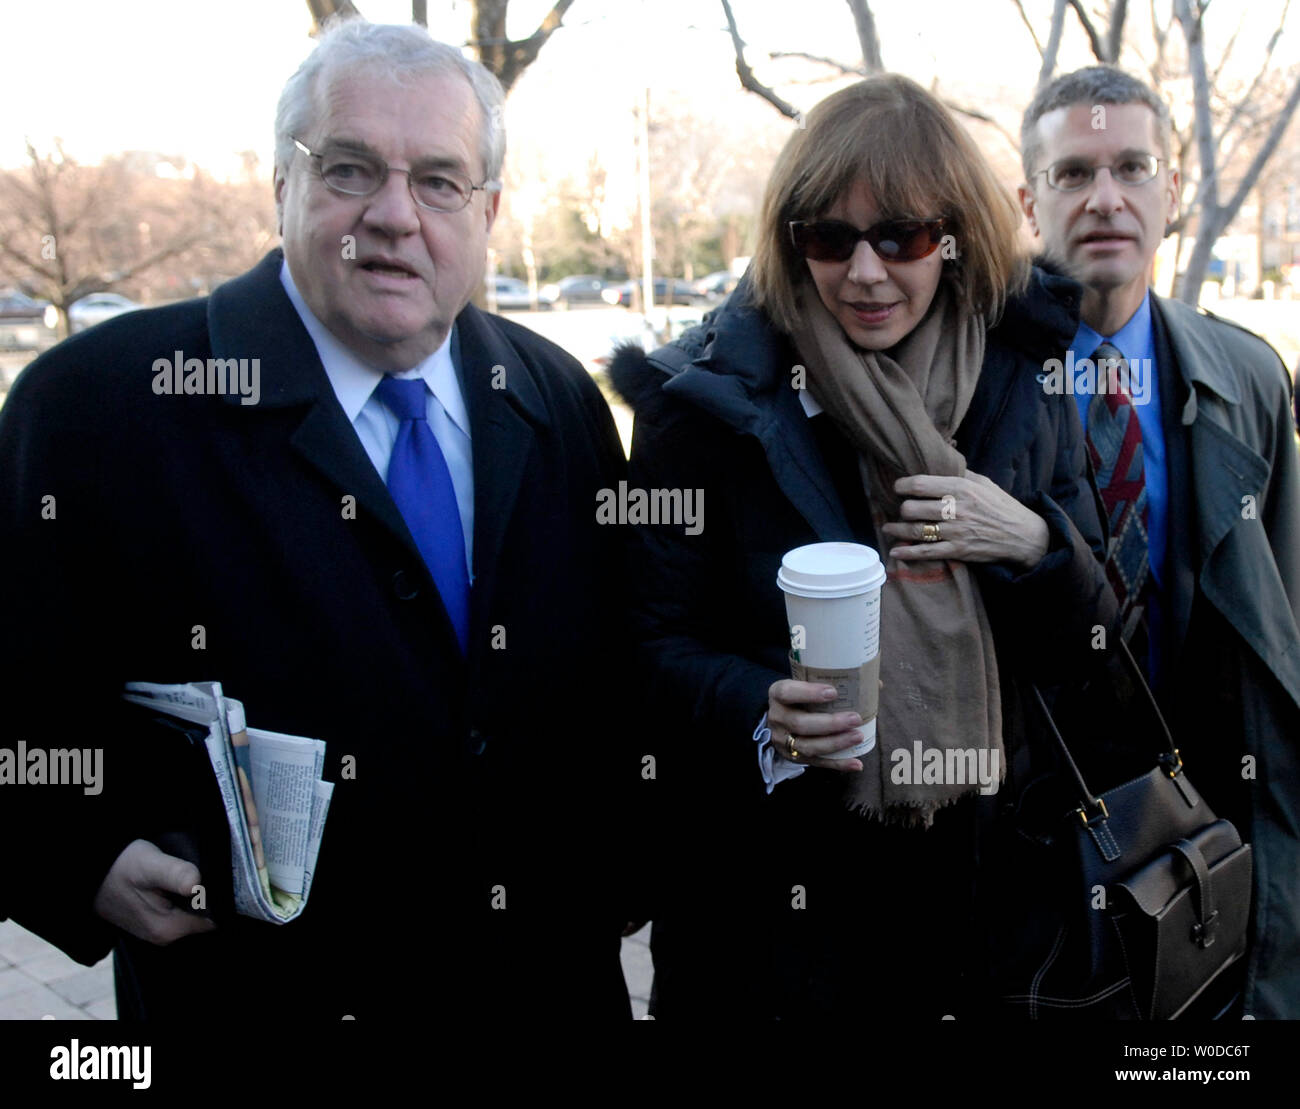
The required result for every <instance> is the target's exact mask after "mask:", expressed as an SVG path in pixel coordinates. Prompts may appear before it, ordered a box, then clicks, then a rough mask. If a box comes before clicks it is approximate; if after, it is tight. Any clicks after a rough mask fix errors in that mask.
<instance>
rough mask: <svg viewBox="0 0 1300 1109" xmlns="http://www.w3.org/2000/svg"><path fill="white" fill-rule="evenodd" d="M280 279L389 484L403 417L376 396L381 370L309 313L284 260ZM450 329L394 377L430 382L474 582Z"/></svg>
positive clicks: (466, 441) (468, 487)
mask: <svg viewBox="0 0 1300 1109" xmlns="http://www.w3.org/2000/svg"><path fill="white" fill-rule="evenodd" d="M280 283H281V284H282V285H283V286H284V291H285V292H286V293H288V294H289V299H290V300H291V301H292V302H293V306H294V308H295V309H296V310H297V312H298V315H299V317H300V318H301V319H302V322H303V326H304V327H306V328H307V334H309V335H310V336H311V340H312V342H313V343H315V344H316V353H317V354H319V355H320V360H321V365H323V366H324V367H325V374H326V376H328V377H329V379H330V385H332V386H333V387H334V395H335V396H336V397H338V399H339V404H340V405H342V406H343V411H344V413H345V414H346V415H347V418H348V420H349V421H350V422H351V423H352V427H353V430H355V431H356V433H357V438H359V439H360V440H361V445H362V446H363V447H364V448H365V451H366V454H367V455H368V456H369V458H370V461H371V462H373V463H374V466H375V469H376V470H377V471H378V472H379V476H380V477H381V478H382V479H383V480H384V483H385V484H387V482H388V460H389V459H390V458H391V457H392V454H393V444H394V443H395V442H396V441H397V431H398V428H399V427H400V426H401V421H400V420H399V419H398V418H397V417H396V416H395V415H394V414H393V413H392V412H391V411H390V410H389V408H388V406H387V405H386V404H384V402H383V401H381V400H380V399H379V398H378V397H377V396H375V386H377V385H378V384H379V382H380V381H381V380H383V377H384V371H382V370H379V369H376V368H375V367H373V366H369V365H367V364H366V363H365V362H363V361H362V360H361V359H360V358H358V357H357V355H356V354H354V353H353V352H352V351H351V350H349V349H348V348H347V347H346V346H344V345H343V344H342V343H341V342H339V340H338V339H337V338H336V337H335V336H334V334H333V332H331V331H330V330H329V328H327V327H326V326H325V325H324V324H323V323H321V322H320V320H318V319H317V318H316V317H315V315H313V314H312V310H311V309H310V308H308V307H307V302H306V301H305V300H303V298H302V293H300V292H299V291H298V286H297V285H295V284H294V282H293V275H292V274H291V273H290V272H289V263H288V262H287V261H286V262H284V263H283V265H281V267H280ZM454 334H455V328H454V327H453V328H452V330H451V331H449V332H448V333H447V339H446V341H445V342H444V343H443V344H442V346H440V347H439V348H438V349H437V350H435V351H434V352H433V353H432V354H431V355H429V357H428V358H426V359H425V360H424V361H423V362H421V363H420V364H419V365H418V366H416V367H415V368H414V369H410V370H404V371H402V372H401V373H394V374H393V375H392V376H393V377H396V378H399V379H402V380H409V379H411V378H420V379H421V380H422V381H424V383H425V385H427V386H428V389H429V393H428V419H429V427H430V428H431V429H432V431H433V435H434V438H435V439H437V440H438V446H439V447H441V448H442V454H443V457H444V458H445V459H446V460H447V469H448V470H450V471H451V484H452V486H453V487H454V489H455V490H456V507H457V508H458V509H460V524H461V529H462V530H463V531H464V533H465V565H466V566H467V567H469V568H470V583H471V584H473V581H474V573H473V567H474V462H473V454H472V452H471V448H470V433H469V412H468V410H467V409H466V408H465V397H464V395H463V394H462V392H461V388H460V378H459V377H458V375H457V373H456V366H455V364H454V362H453V361H452V356H451V349H452V337H453V335H454Z"/></svg>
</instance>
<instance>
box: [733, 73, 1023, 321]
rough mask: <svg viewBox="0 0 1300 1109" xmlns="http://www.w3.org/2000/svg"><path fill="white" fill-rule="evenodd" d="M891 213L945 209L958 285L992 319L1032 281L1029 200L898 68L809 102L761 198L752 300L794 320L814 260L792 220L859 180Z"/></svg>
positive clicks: (816, 210)
mask: <svg viewBox="0 0 1300 1109" xmlns="http://www.w3.org/2000/svg"><path fill="white" fill-rule="evenodd" d="M859 181H861V182H864V183H865V184H866V186H867V188H868V189H869V190H870V191H871V195H872V198H873V199H874V200H875V202H876V205H877V207H878V208H879V210H880V213H881V218H882V219H891V218H892V219H899V218H903V217H907V216H912V217H922V216H934V215H940V216H943V217H944V218H946V219H947V220H949V221H950V225H949V227H948V228H947V229H946V231H947V232H950V233H952V234H954V235H955V236H956V241H957V250H958V258H957V260H956V263H955V264H954V265H952V266H951V269H950V271H949V272H950V276H951V278H952V282H953V286H954V288H956V289H957V291H958V292H959V293H960V294H961V295H963V296H964V297H965V299H966V302H967V303H968V304H969V305H970V306H971V307H972V308H973V309H974V310H975V311H977V312H980V313H982V314H983V315H985V316H986V317H988V318H989V319H993V318H995V317H996V316H997V315H998V314H999V313H1000V312H1001V310H1002V305H1003V304H1004V302H1005V300H1006V296H1007V294H1008V292H1011V291H1014V290H1015V289H1016V288H1018V287H1019V286H1020V285H1022V284H1023V282H1024V280H1025V278H1026V277H1027V275H1028V263H1027V259H1026V258H1025V257H1024V255H1023V253H1022V251H1021V249H1020V246H1019V244H1018V242H1017V239H1016V233H1017V229H1018V228H1019V226H1020V209H1019V208H1018V207H1017V205H1016V203H1015V201H1014V200H1013V199H1012V197H1011V194H1010V193H1009V192H1008V191H1007V190H1006V189H1004V188H1003V187H1002V186H1001V185H1000V184H999V183H998V180H997V178H996V177H995V176H994V174H993V170H992V168H991V167H990V166H989V164H988V162H987V161H986V160H985V158H984V156H983V155H982V154H981V153H980V151H979V148H978V147H977V146H976V145H975V142H974V140H972V139H971V137H970V136H969V135H968V134H967V133H966V132H965V131H964V130H963V129H962V127H961V126H960V125H959V124H958V123H957V121H956V120H955V119H953V117H952V115H951V114H950V113H949V112H948V110H947V109H946V108H945V107H944V106H943V105H942V104H940V103H939V101H938V100H936V99H935V98H934V97H933V96H932V95H931V94H930V93H928V92H926V91H925V89H923V88H922V87H921V86H920V85H918V84H917V83H916V82H915V81H912V80H910V79H909V78H907V77H904V76H902V75H901V74H897V73H885V74H880V75H877V76H873V77H868V78H867V79H866V80H865V81H861V82H859V83H858V84H856V85H850V86H849V87H848V88H845V89H840V91H839V92H836V93H833V94H831V95H830V96H828V97H827V98H826V99H825V100H823V101H822V102H821V103H820V104H818V105H817V106H816V107H815V108H814V109H813V110H812V111H811V112H809V113H808V116H807V119H806V120H805V121H804V126H803V127H802V128H801V129H800V130H798V131H796V132H795V134H794V135H793V136H792V137H791V139H790V141H789V142H787V143H786V144H785V149H783V150H782V151H781V154H780V157H778V158H777V161H776V166H775V168H774V169H773V170H772V176H771V178H770V179H769V180H768V183H767V192H766V193H765V195H764V198H763V213H762V217H761V220H760V225H759V241H758V247H757V249H756V250H755V251H754V260H753V262H752V263H751V265H750V280H751V282H752V284H753V290H754V292H753V299H754V301H755V303H756V304H757V305H758V306H759V307H760V308H762V309H763V310H764V311H765V312H766V313H767V314H768V316H769V317H771V319H772V320H773V322H774V323H776V324H777V326H779V327H780V328H782V329H783V330H785V331H787V332H788V331H791V330H793V328H794V326H795V323H796V320H797V317H798V310H797V303H796V294H795V290H796V288H797V286H798V282H799V279H800V278H801V276H802V275H803V272H804V268H805V266H806V264H807V263H806V262H805V261H804V259H803V258H802V257H801V256H800V255H799V254H798V253H797V252H796V251H795V249H794V244H793V243H792V242H791V241H790V231H789V226H788V225H789V223H790V221H791V220H798V219H817V218H818V217H820V216H821V215H823V214H824V213H825V212H826V211H827V209H829V208H830V207H832V206H833V205H834V204H835V202H836V201H837V200H839V199H840V197H842V196H845V195H846V194H848V193H849V192H850V191H851V190H852V189H853V187H854V185H855V184H857V182H859Z"/></svg>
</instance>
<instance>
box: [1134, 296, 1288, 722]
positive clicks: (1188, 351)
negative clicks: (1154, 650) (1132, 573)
mask: <svg viewBox="0 0 1300 1109" xmlns="http://www.w3.org/2000/svg"><path fill="white" fill-rule="evenodd" d="M1152 305H1153V307H1154V309H1155V311H1156V313H1157V316H1158V319H1159V320H1160V322H1161V323H1163V325H1164V328H1165V330H1166V333H1167V335H1168V339H1169V346H1170V348H1171V349H1172V352H1173V356H1174V360H1175V362H1176V363H1177V366H1178V370H1179V373H1180V374H1181V376H1182V378H1183V380H1184V382H1185V383H1186V386H1187V390H1186V396H1187V399H1186V402H1185V404H1184V406H1183V410H1182V412H1181V414H1180V420H1181V423H1182V425H1183V426H1185V427H1186V429H1187V453H1188V459H1187V466H1188V476H1189V480H1190V485H1191V500H1192V502H1193V503H1194V504H1195V505H1196V529H1195V534H1194V536H1193V537H1192V539H1193V541H1194V543H1195V550H1194V555H1195V563H1196V565H1197V566H1198V567H1199V573H1198V575H1197V585H1198V586H1199V588H1200V589H1201V591H1202V592H1203V593H1204V594H1205V597H1206V599H1207V600H1208V601H1209V602H1210V603H1211V604H1213V605H1214V606H1215V608H1217V609H1218V610H1219V612H1220V613H1221V614H1222V615H1223V618H1224V619H1225V620H1227V621H1228V623H1229V624H1230V625H1231V626H1232V627H1233V628H1235V629H1236V630H1237V632H1238V634H1240V635H1241V637H1242V639H1243V640H1244V641H1245V642H1246V644H1247V645H1248V646H1249V647H1250V649H1251V650H1253V651H1254V652H1255V653H1256V654H1257V655H1258V656H1259V657H1260V659H1261V661H1262V662H1263V663H1264V664H1265V665H1266V666H1267V667H1269V669H1270V670H1272V671H1273V673H1274V674H1275V675H1276V676H1277V678H1278V680H1279V681H1280V682H1281V683H1282V685H1283V687H1284V688H1285V689H1286V690H1287V691H1288V693H1289V694H1290V696H1291V697H1292V698H1294V699H1295V700H1296V702H1297V704H1300V674H1298V673H1296V667H1295V666H1294V664H1291V665H1290V666H1288V665H1286V664H1285V662H1284V658H1283V656H1284V655H1286V654H1287V653H1288V652H1290V653H1291V654H1292V655H1294V652H1293V651H1292V650H1291V644H1290V643H1289V641H1288V635H1287V628H1286V626H1285V625H1286V624H1288V623H1290V621H1289V619H1288V620H1286V621H1281V620H1279V619H1278V615H1279V614H1285V615H1286V616H1287V617H1288V618H1289V616H1290V612H1291V608H1290V604H1289V602H1288V601H1287V598H1286V595H1285V594H1284V593H1283V592H1282V590H1281V584H1280V580H1279V579H1278V578H1277V575H1276V573H1274V574H1273V575H1272V576H1271V578H1270V576H1269V575H1268V574H1267V573H1265V572H1264V567H1265V564H1264V562H1263V561H1262V558H1263V555H1265V554H1268V544H1267V541H1266V540H1265V539H1264V538H1263V533H1262V528H1260V525H1259V524H1258V523H1252V522H1251V521H1249V520H1247V518H1246V517H1244V516H1243V514H1242V505H1243V497H1244V496H1246V495H1248V494H1253V495H1255V496H1256V497H1257V498H1258V497H1259V496H1260V495H1261V494H1262V493H1263V491H1264V489H1265V488H1266V487H1267V485H1268V477H1269V467H1268V463H1267V461H1265V459H1264V458H1262V457H1261V456H1260V455H1259V454H1258V453H1257V452H1256V451H1254V450H1252V449H1251V448H1250V447H1249V446H1248V445H1247V444H1246V443H1244V442H1242V440H1241V439H1240V438H1238V437H1237V436H1236V435H1235V434H1234V433H1233V432H1232V430H1230V429H1231V427H1232V426H1233V424H1234V423H1235V422H1236V419H1235V415H1236V414H1235V412H1234V409H1235V408H1236V407H1237V406H1238V405H1239V404H1240V403H1241V393H1240V387H1239V385H1238V383H1237V379H1236V377H1235V375H1234V374H1233V373H1232V371H1231V365H1232V363H1231V361H1230V359H1229V356H1228V354H1227V352H1225V351H1224V350H1223V348H1222V347H1220V346H1219V344H1218V343H1217V342H1216V341H1215V339H1214V336H1213V334H1212V333H1210V331H1209V329H1208V328H1207V327H1205V326H1203V325H1201V324H1200V319H1199V317H1198V316H1197V315H1196V314H1195V313H1193V312H1192V311H1190V310H1189V309H1186V308H1185V307H1184V306H1182V305H1170V304H1167V303H1165V302H1163V301H1161V300H1160V299H1158V298H1154V297H1153V298H1152ZM1198 385H1199V386H1200V389H1199V390H1198V388H1197V386H1198ZM1251 527H1253V528H1255V529H1256V531H1257V532H1258V534H1256V535H1251V534H1248V533H1247V532H1246V531H1245V529H1246V528H1251ZM1257 546H1262V547H1263V552H1261V551H1259V550H1257V549H1256V548H1257ZM1270 557H1271V556H1270Z"/></svg>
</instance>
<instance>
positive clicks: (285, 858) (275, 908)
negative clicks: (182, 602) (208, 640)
mask: <svg viewBox="0 0 1300 1109" xmlns="http://www.w3.org/2000/svg"><path fill="white" fill-rule="evenodd" d="M122 696H123V697H124V698H125V699H126V700H127V701H130V702H131V703H132V704H135V705H140V706H142V707H144V708H147V709H152V710H154V711H156V712H161V713H165V714H166V715H168V716H172V717H176V718H178V719H181V720H185V721H188V722H190V723H192V724H197V725H200V726H203V727H206V728H207V729H208V735H207V739H206V741H205V746H206V748H207V752H208V759H209V761H210V762H211V763H212V769H213V771H214V772H215V774H216V777H217V785H218V786H219V787H220V789H221V799H222V801H223V802H224V803H225V808H226V823H227V825H228V826H229V828H230V857H231V863H232V868H233V872H234V892H235V908H236V910H237V911H238V912H240V913H242V914H243V915H244V916H250V917H253V918H255V919H257V920H266V921H270V922H271V923H272V924H285V923H287V922H288V921H290V920H293V919H295V918H296V917H297V916H298V915H299V914H300V913H301V912H302V911H303V909H304V908H305V907H306V905H307V895H308V894H309V893H310V892H311V879H312V872H313V871H314V870H315V869H316V856H317V854H318V853H319V851H320V842H321V836H322V834H323V833H324V831H325V815H326V813H327V812H328V811H329V804H330V797H331V796H332V795H333V793H334V783H333V782H325V781H322V780H321V771H322V770H323V768H324V765H325V744H324V742H322V741H321V740H319V739H305V738H303V737H302V736H296V735H283V734H281V733H280V732H268V731H263V730H261V729H260V728H250V727H248V726H247V724H246V721H245V719H244V706H243V705H242V704H241V703H240V702H238V701H236V700H234V699H233V698H231V697H226V696H225V695H224V694H223V693H222V691H221V683H220V682H191V683H189V684H187V685H155V684H153V683H152V682H128V683H127V686H126V692H125V693H123V695H122Z"/></svg>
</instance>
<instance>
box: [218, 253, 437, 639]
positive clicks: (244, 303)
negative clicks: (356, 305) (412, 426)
mask: <svg viewBox="0 0 1300 1109" xmlns="http://www.w3.org/2000/svg"><path fill="white" fill-rule="evenodd" d="M282 261H283V254H282V253H281V251H279V250H274V251H272V252H271V253H270V254H268V255H267V256H266V257H265V258H263V259H262V261H261V262H260V263H258V265H257V267H256V268H254V269H253V270H250V271H249V272H248V273H246V274H244V275H243V276H242V277H238V278H236V279H235V280H233V281H229V282H227V283H226V284H224V285H222V286H221V287H220V288H218V289H217V290H216V291H215V292H214V293H213V294H212V296H211V298H210V299H209V302H208V332H209V335H210V337H211V342H212V354H213V357H215V358H257V359H260V365H261V385H262V390H261V398H260V400H259V402H258V404H257V405H255V406H249V407H247V408H243V407H241V408H240V410H241V411H243V412H247V413H249V414H250V417H254V418H255V416H256V414H257V413H258V412H259V411H261V410H266V411H272V410H276V409H289V408H301V409H304V411H303V415H302V419H301V421H300V422H299V423H298V425H297V426H296V427H295V428H294V430H293V431H292V433H291V434H290V437H289V443H290V445H291V446H292V448H293V449H294V450H295V451H297V452H298V453H299V454H300V455H301V456H302V457H303V459H305V460H306V462H307V463H308V464H309V465H311V466H312V467H313V468H314V469H315V470H316V471H317V472H318V473H319V474H320V475H321V476H322V477H323V478H325V480H326V481H328V482H330V483H331V484H332V485H333V486H334V487H335V488H336V489H337V490H338V491H339V495H340V497H342V496H344V495H351V496H354V497H355V498H356V502H357V517H358V519H362V518H369V519H371V520H373V521H375V522H376V523H377V524H378V525H379V526H380V527H381V528H383V529H384V530H385V531H387V532H388V533H389V534H390V535H391V536H392V537H393V538H394V539H396V540H397V542H398V543H400V544H401V546H402V548H403V549H404V550H405V552H406V553H407V554H408V555H409V556H410V557H411V559H412V560H413V565H415V566H418V567H420V569H421V570H422V571H423V572H424V573H425V574H426V575H427V573H428V571H427V568H425V565H424V560H423V558H421V556H420V550H419V548H418V547H417V546H416V544H415V540H414V539H413V538H412V536H411V532H410V529H409V528H407V526H406V522H405V521H404V520H403V519H402V514H401V512H400V511H399V510H398V508H397V505H396V504H395V503H394V502H393V499H392V497H391V496H389V494H388V488H387V487H386V486H385V485H384V482H383V479H382V478H381V477H380V476H379V474H378V473H377V472H376V470H375V467H374V465H373V464H372V463H371V461H370V457H369V455H367V454H366V451H365V448H364V447H363V446H362V445H361V440H360V439H359V438H358V437H357V433H356V430H355V429H354V428H353V427H352V425H351V423H350V422H349V421H348V418H347V415H346V413H344V411H343V408H342V406H341V405H340V404H339V402H338V398H337V397H336V396H335V394H334V389H333V387H332V386H331V385H330V382H329V378H328V377H327V376H326V374H325V368H324V367H323V366H322V365H321V361H320V356H319V355H318V354H317V353H316V346H315V344H314V343H313V342H312V340H311V336H310V335H309V334H308V333H307V329H306V328H305V327H303V325H302V321H301V320H300V319H299V318H298V313H297V312H296V311H295V310H294V307H293V304H292V302H291V301H290V300H289V297H288V295H287V294H286V293H285V291H284V286H283V285H281V284H280V265H281V263H282ZM223 399H225V400H226V401H227V402H228V403H230V404H233V405H235V406H236V407H240V406H239V403H238V402H239V398H238V397H237V396H235V395H233V394H232V395H227V396H226V397H225V398H223ZM428 584H429V588H430V589H431V590H432V592H433V594H434V595H435V596H436V593H437V590H436V588H435V587H434V586H433V579H432V577H429V578H428ZM437 607H438V609H439V610H440V611H441V612H442V618H443V622H444V624H445V625H446V626H445V629H444V630H445V632H446V634H447V636H448V637H449V638H452V639H454V634H455V633H454V632H453V630H452V627H451V621H450V619H448V617H447V615H446V611H445V609H442V606H441V603H439V604H438V606H437Z"/></svg>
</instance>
